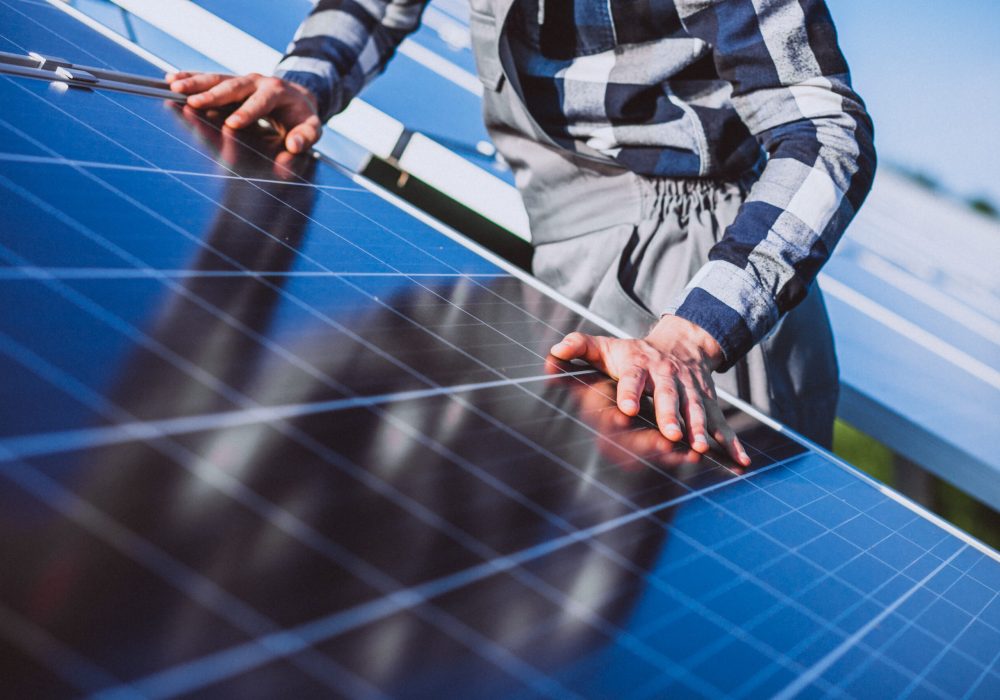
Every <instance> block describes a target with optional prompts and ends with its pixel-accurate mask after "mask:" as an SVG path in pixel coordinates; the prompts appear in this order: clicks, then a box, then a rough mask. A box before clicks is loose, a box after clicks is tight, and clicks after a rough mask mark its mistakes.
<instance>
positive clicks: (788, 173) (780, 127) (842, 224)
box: [665, 0, 875, 369]
mask: <svg viewBox="0 0 1000 700" xmlns="http://www.w3.org/2000/svg"><path fill="white" fill-rule="evenodd" d="M774 3H775V5H780V9H781V10H782V11H781V12H778V11H777V8H772V10H775V11H773V12H770V13H768V14H762V15H760V16H758V15H757V14H756V11H755V10H754V9H753V7H754V6H750V5H749V4H748V5H747V6H746V7H743V8H742V9H741V8H734V7H733V6H732V5H731V4H729V3H726V2H703V1H702V2H693V1H689V2H682V4H681V6H682V7H683V8H684V9H685V10H686V14H685V15H684V21H685V26H686V27H687V28H688V29H689V30H690V31H691V32H692V33H693V34H694V35H696V36H699V37H700V38H703V39H704V40H705V41H708V42H709V43H711V44H713V47H714V55H715V58H716V67H717V69H718V71H719V74H720V76H722V77H724V78H725V79H727V80H729V82H730V83H731V84H732V86H733V92H732V97H731V99H732V103H733V106H734V107H735V108H736V110H737V111H738V112H739V114H740V116H741V118H742V119H743V121H744V122H745V123H746V125H747V127H748V128H749V129H750V131H751V132H752V133H753V134H754V135H755V137H756V138H757V140H758V142H759V143H760V144H761V146H762V147H763V148H764V150H765V151H766V152H767V155H768V161H767V165H766V166H765V168H764V171H763V173H762V175H761V177H760V178H759V180H758V181H757V182H756V183H755V185H754V186H753V188H752V190H751V192H750V194H749V196H748V198H747V200H746V201H745V203H744V204H743V206H742V207H741V209H740V211H739V213H738V214H737V216H736V219H735V220H734V221H733V223H732V224H731V225H730V226H729V227H728V229H727V230H726V231H725V233H724V235H723V237H722V239H721V240H720V241H719V243H718V244H717V245H716V246H715V247H714V248H713V249H712V250H711V251H710V253H709V262H708V263H707V264H706V265H705V266H704V267H703V268H702V269H701V270H700V271H699V272H698V274H697V275H696V276H695V278H694V279H693V280H692V282H691V283H690V284H689V285H688V287H687V288H686V289H685V290H684V292H683V293H682V294H681V295H680V296H679V297H678V298H677V299H675V300H674V302H673V304H672V305H671V306H670V307H668V308H667V309H665V311H666V312H667V313H676V314H677V315H678V316H681V317H682V318H685V319H687V320H689V321H691V322H693V323H696V324H697V325H699V326H701V327H702V328H704V329H705V330H706V331H708V332H709V333H710V334H711V335H712V336H713V337H714V338H715V339H716V340H717V341H718V342H719V344H720V346H721V347H722V350H723V353H724V355H725V361H724V363H723V364H722V366H721V369H726V368H728V367H729V366H731V365H732V364H733V363H734V362H735V361H736V360H738V359H739V358H740V357H742V356H743V355H744V354H745V353H746V352H747V351H748V350H749V349H750V348H751V347H752V346H753V345H754V344H755V343H757V342H759V341H760V340H761V339H762V338H763V337H765V336H766V335H767V333H768V332H769V331H770V330H771V329H772V328H774V326H775V325H776V324H777V322H778V320H779V319H780V318H781V316H782V315H783V314H784V313H785V312H787V311H789V310H790V309H792V308H794V307H795V305H796V304H798V303H799V302H800V301H802V299H803V298H804V297H805V295H806V293H807V292H808V289H809V286H810V285H811V284H812V283H813V281H814V280H815V278H816V274H817V273H818V272H819V269H820V267H821V266H822V265H823V264H824V263H825V262H826V260H827V259H828V258H829V257H830V255H831V253H832V252H833V249H834V246H835V245H836V243H837V241H838V240H839V239H840V237H841V235H842V234H843V232H844V230H845V229H846V227H847V225H848V223H849V222H850V221H851V219H852V218H853V217H854V214H855V213H856V212H857V210H858V208H859V207H860V206H861V203H862V202H863V201H864V198H865V196H866V195H867V193H868V190H869V189H870V188H871V183H872V179H873V176H874V171H875V150H874V146H873V128H872V123H871V119H870V118H869V116H868V114H867V112H866V111H865V108H864V104H863V103H862V101H861V99H860V97H858V95H857V94H856V93H855V92H854V91H853V89H852V88H851V85H850V78H849V74H848V69H847V63H846V61H845V60H844V58H843V56H842V54H841V53H840V50H839V48H838V47H837V45H836V41H835V31H834V29H833V24H832V21H831V19H830V17H829V13H828V12H827V10H826V6H825V4H824V3H823V2H821V1H820V0H774ZM726 13H729V14H726ZM741 13H742V14H741ZM724 14H725V16H726V18H727V21H726V22H722V21H720V20H719V18H721V17H722V16H723V15H724ZM748 36H757V37H760V38H759V39H758V43H753V42H748V41H746V37H748Z"/></svg>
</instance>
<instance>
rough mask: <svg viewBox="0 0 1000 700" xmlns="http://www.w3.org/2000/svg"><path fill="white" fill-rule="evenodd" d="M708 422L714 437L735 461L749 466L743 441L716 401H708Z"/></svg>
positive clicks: (748, 458)
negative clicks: (737, 435)
mask: <svg viewBox="0 0 1000 700" xmlns="http://www.w3.org/2000/svg"><path fill="white" fill-rule="evenodd" d="M708 423H709V428H710V429H711V430H712V437H713V438H715V441H716V442H718V443H719V444H720V445H722V447H723V449H725V450H726V452H727V453H728V454H729V456H730V457H732V458H733V461H735V462H736V463H737V464H739V465H741V466H744V467H749V466H750V457H749V455H747V453H746V450H745V449H743V443H741V442H740V439H739V438H738V437H736V432H735V431H734V430H733V429H732V427H731V426H730V425H729V423H727V422H726V418H725V416H724V415H722V409H721V408H719V404H718V403H716V402H715V401H709V402H708Z"/></svg>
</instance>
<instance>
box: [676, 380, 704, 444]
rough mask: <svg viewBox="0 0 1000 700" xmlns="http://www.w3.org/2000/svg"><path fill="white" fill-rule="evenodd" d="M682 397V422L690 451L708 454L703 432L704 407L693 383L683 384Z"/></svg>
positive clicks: (699, 393)
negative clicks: (685, 424)
mask: <svg viewBox="0 0 1000 700" xmlns="http://www.w3.org/2000/svg"><path fill="white" fill-rule="evenodd" d="M682 386H683V389H684V395H683V396H682V397H681V408H682V410H683V411H684V422H685V423H687V430H688V441H689V442H690V443H691V449H693V450H694V451H695V452H699V453H701V454H705V453H706V452H708V449H709V445H708V437H706V432H705V422H706V421H705V406H704V404H703V399H702V395H701V392H700V391H699V390H698V388H697V387H696V386H695V385H694V384H693V383H684V384H683V385H682Z"/></svg>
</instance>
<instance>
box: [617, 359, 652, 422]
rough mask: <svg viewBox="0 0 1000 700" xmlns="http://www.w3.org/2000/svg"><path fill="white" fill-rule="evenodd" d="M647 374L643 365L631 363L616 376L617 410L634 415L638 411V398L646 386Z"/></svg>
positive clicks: (627, 414)
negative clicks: (631, 364) (630, 365)
mask: <svg viewBox="0 0 1000 700" xmlns="http://www.w3.org/2000/svg"><path fill="white" fill-rule="evenodd" d="M648 376H649V373H648V372H647V371H646V369H645V368H644V367H641V366H639V365H633V366H632V367H631V368H629V369H627V370H625V371H624V372H622V374H621V376H620V377H619V378H618V410H620V411H621V412H622V413H624V414H625V415H626V416H634V415H636V414H637V413H638V412H639V399H640V398H642V392H643V389H645V388H646V378H647V377H648Z"/></svg>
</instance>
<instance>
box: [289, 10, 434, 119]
mask: <svg viewBox="0 0 1000 700" xmlns="http://www.w3.org/2000/svg"><path fill="white" fill-rule="evenodd" d="M426 3H427V0H320V1H319V2H318V3H316V7H315V8H314V9H313V11H312V12H311V13H310V14H309V17H308V18H306V20H305V22H303V23H302V26H300V27H299V30H298V32H296V34H295V38H294V39H293V40H292V43H291V45H290V46H289V47H288V52H287V53H286V55H285V57H284V58H283V59H282V60H281V63H279V64H278V67H277V69H276V70H275V72H274V74H275V76H277V77H279V78H283V79H285V80H288V81H291V82H294V83H298V84H300V85H304V86H305V87H307V88H309V89H310V90H312V92H313V93H314V94H315V95H316V98H317V101H318V103H319V104H318V106H319V113H320V116H321V117H322V118H323V120H324V121H326V119H328V118H329V117H331V116H333V115H334V114H336V113H337V112H340V111H341V110H343V109H344V108H345V107H346V106H347V104H348V103H349V102H350V101H351V98H353V97H354V96H355V95H356V94H358V93H359V92H360V91H361V88H363V87H364V86H365V85H367V84H368V82H369V81H370V80H371V79H372V78H374V77H375V76H377V75H378V74H379V73H381V72H382V70H383V69H384V68H385V65H386V63H387V62H388V61H389V59H390V58H392V55H393V53H395V51H396V47H397V46H399V44H400V42H402V41H403V39H404V38H406V35H407V34H409V33H410V32H412V31H414V30H415V29H416V28H417V27H418V26H419V24H420V15H421V13H422V12H423V9H424V6H425V5H426Z"/></svg>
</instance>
